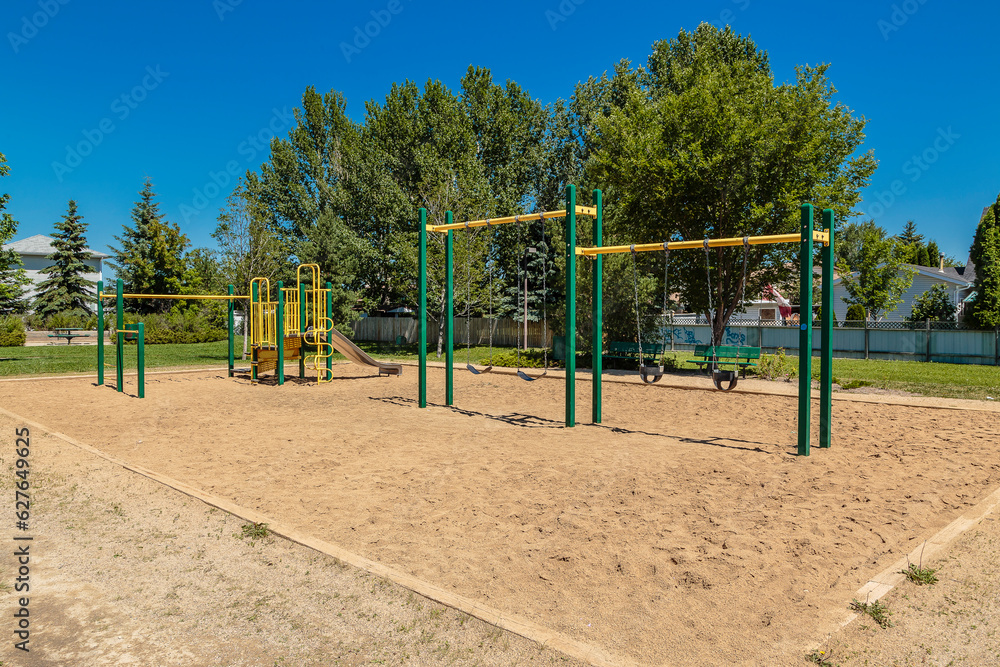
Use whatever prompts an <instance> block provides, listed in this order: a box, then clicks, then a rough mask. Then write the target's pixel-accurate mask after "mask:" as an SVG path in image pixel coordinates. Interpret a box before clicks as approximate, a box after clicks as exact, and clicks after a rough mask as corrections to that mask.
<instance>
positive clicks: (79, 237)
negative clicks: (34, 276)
mask: <svg viewBox="0 0 1000 667" xmlns="http://www.w3.org/2000/svg"><path fill="white" fill-rule="evenodd" d="M82 220H83V216H82V215H79V214H78V213H77V212H76V202H75V201H73V200H72V199H71V200H70V201H69V208H68V210H67V212H66V215H64V216H63V219H62V221H61V222H57V223H56V232H55V234H53V235H52V247H53V248H55V252H53V253H52V254H51V255H49V256H48V257H46V259H49V260H52V261H53V262H55V263H54V264H52V265H51V266H49V267H47V268H45V269H42V273H46V274H48V276H49V277H48V278H46V279H45V280H44V281H43V282H42V283H41V284H40V285H39V286H38V294H37V295H36V296H35V300H34V303H32V306H31V308H32V310H34V311H35V313H36V314H37V315H40V316H41V317H49V316H50V315H54V314H56V313H59V312H62V311H66V310H83V311H87V312H90V307H89V306H90V300H91V299H92V298H93V293H92V291H91V288H92V287H94V283H93V282H92V281H90V280H87V279H86V278H84V277H83V276H84V274H86V273H89V272H90V271H91V268H90V267H89V266H87V264H86V260H88V259H90V253H89V252H87V239H86V237H85V236H84V234H85V232H86V231H87V225H86V223H84V222H81V221H82Z"/></svg>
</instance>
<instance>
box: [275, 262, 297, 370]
mask: <svg viewBox="0 0 1000 667" xmlns="http://www.w3.org/2000/svg"><path fill="white" fill-rule="evenodd" d="M284 286H285V285H284V283H282V282H281V281H280V280H279V281H278V305H277V306H275V308H276V309H277V310H276V312H275V314H274V343H275V346H276V347H277V348H278V365H277V366H275V367H274V375H275V376H276V377H277V378H278V386H279V387H280V386H281V385H283V384H285V292H284V290H282V288H283V287H284ZM268 296H269V297H270V295H268ZM299 350H300V351H301V348H299Z"/></svg>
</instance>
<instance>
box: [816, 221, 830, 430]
mask: <svg viewBox="0 0 1000 667" xmlns="http://www.w3.org/2000/svg"><path fill="white" fill-rule="evenodd" d="M833 226H834V219H833V211H832V210H831V209H826V210H824V211H823V230H824V231H826V232H828V233H829V234H830V244H829V245H826V246H823V250H822V253H823V322H822V323H821V325H820V326H821V329H822V332H823V349H822V351H821V352H820V367H819V446H820V447H830V445H831V444H832V437H833V262H834V254H833V248H834V246H833Z"/></svg>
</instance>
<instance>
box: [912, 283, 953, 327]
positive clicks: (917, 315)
mask: <svg viewBox="0 0 1000 667" xmlns="http://www.w3.org/2000/svg"><path fill="white" fill-rule="evenodd" d="M906 319H907V320H909V321H910V322H923V321H925V320H931V321H932V322H954V321H955V304H954V303H953V302H952V300H951V295H950V294H949V293H948V288H947V287H945V286H944V285H941V284H938V285H934V286H933V287H931V288H930V289H929V290H927V291H925V292H924V293H923V294H921V295H920V296H918V297H917V298H915V299H914V300H913V311H912V312H911V313H910V316H909V317H907V318H906Z"/></svg>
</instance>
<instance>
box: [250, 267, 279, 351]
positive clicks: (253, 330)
mask: <svg viewBox="0 0 1000 667" xmlns="http://www.w3.org/2000/svg"><path fill="white" fill-rule="evenodd" d="M254 285H257V299H258V300H257V301H254V300H253V299H251V300H250V344H251V345H256V346H258V347H263V346H267V347H271V346H275V347H276V346H277V345H278V335H277V331H276V329H277V328H278V303H277V302H276V301H271V282H270V281H269V280H268V279H267V278H254V279H253V280H251V281H250V293H251V294H253V286H254Z"/></svg>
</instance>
